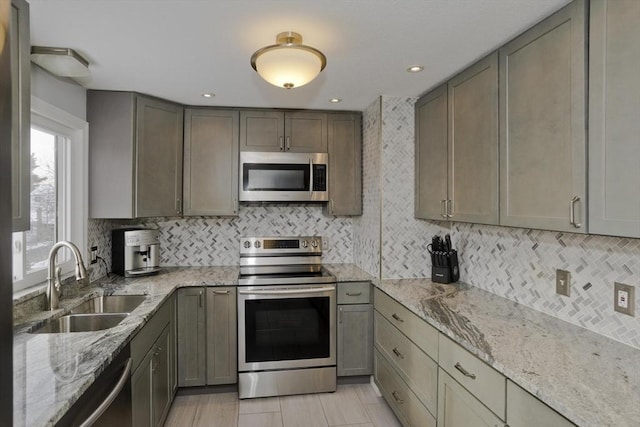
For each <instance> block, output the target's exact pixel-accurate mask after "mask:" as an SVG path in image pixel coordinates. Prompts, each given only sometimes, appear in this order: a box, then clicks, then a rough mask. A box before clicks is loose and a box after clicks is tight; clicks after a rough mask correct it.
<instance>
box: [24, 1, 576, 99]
mask: <svg viewBox="0 0 640 427" xmlns="http://www.w3.org/2000/svg"><path fill="white" fill-rule="evenodd" d="M28 1H29V3H30V5H31V42H32V44H33V45H38V46H56V47H70V48H74V49H76V50H77V51H78V52H80V53H81V54H82V55H83V56H85V57H86V58H87V59H88V60H89V61H90V63H91V65H90V70H91V77H90V78H88V79H87V80H86V81H83V84H84V86H86V87H87V88H93V89H110V90H127V91H129V90H130V91H137V92H141V93H146V94H150V95H155V96H158V97H161V98H165V99H169V100H173V101H176V102H179V103H183V104H188V105H208V106H234V107H236V106H243V107H274V108H314V109H340V110H363V109H365V108H366V107H367V105H369V104H370V103H371V102H372V101H373V100H374V99H375V98H376V97H377V96H379V95H389V96H401V97H404V96H417V95H420V94H422V93H424V92H425V91H426V90H427V89H429V88H431V87H433V86H435V85H436V84H438V83H439V82H441V81H443V80H444V79H445V78H447V77H448V76H450V75H451V74H453V73H454V72H456V71H459V70H461V69H462V68H464V67H465V66H466V65H468V64H470V63H472V62H473V61H475V60H476V59H479V58H480V57H482V56H484V55H485V54H487V53H489V52H490V51H492V50H494V49H495V48H497V47H498V46H500V45H501V44H503V43H504V42H506V41H508V40H509V39H510V38H512V37H513V36H514V35H516V34H518V33H519V32H521V31H522V30H524V29H526V28H528V27H529V26H531V25H532V24H534V23H535V22H537V21H539V20H540V19H541V18H543V17H545V16H547V15H549V14H550V13H551V12H553V11H555V10H557V9H559V8H560V7H562V6H563V5H565V4H567V3H569V0H322V1H321V0H296V1H294V0H277V1H276V0H55V1H54V0H28ZM282 31H296V32H299V33H301V34H302V36H303V38H304V43H305V44H307V45H310V46H313V47H315V48H317V49H319V50H321V51H322V52H323V53H324V54H325V55H326V56H327V68H326V69H325V70H324V71H323V72H322V73H321V74H320V76H319V77H318V78H317V79H316V80H314V81H313V82H311V83H309V84H308V85H306V86H303V87H300V88H296V89H292V90H288V91H287V90H285V89H280V88H277V87H274V86H271V85H270V84H268V83H266V82H265V81H263V80H262V79H261V78H260V77H259V76H258V75H257V74H256V73H255V71H253V69H252V68H251V65H250V63H249V58H250V57H251V55H252V54H253V52H254V51H256V50H258V49H259V48H261V47H264V46H266V45H270V44H273V43H274V42H275V36H276V34H277V33H279V32H282ZM413 64H421V65H424V67H425V70H424V71H423V72H422V73H418V74H410V73H407V72H406V71H405V69H406V68H407V67H408V66H409V65H413ZM203 92H213V93H215V95H216V96H215V97H214V98H211V99H205V98H203V97H202V96H201V94H202V93H203ZM333 97H337V98H341V99H342V100H343V101H342V102H341V103H340V104H330V103H329V102H328V100H329V99H330V98H333Z"/></svg>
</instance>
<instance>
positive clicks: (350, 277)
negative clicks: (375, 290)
mask: <svg viewBox="0 0 640 427" xmlns="http://www.w3.org/2000/svg"><path fill="white" fill-rule="evenodd" d="M322 266H323V267H324V268H326V269H327V271H329V273H331V274H333V275H334V276H335V277H336V280H337V281H338V282H366V281H372V280H373V279H375V277H373V276H372V275H370V274H368V273H365V272H364V271H362V270H361V269H360V268H358V267H356V266H355V265H353V264H322Z"/></svg>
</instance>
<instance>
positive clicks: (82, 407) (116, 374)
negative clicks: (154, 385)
mask: <svg viewBox="0 0 640 427" xmlns="http://www.w3.org/2000/svg"><path fill="white" fill-rule="evenodd" d="M131 425H132V416H131V351H130V349H129V346H126V347H125V348H124V349H123V350H122V351H121V352H120V353H119V354H118V356H116V358H114V360H113V361H112V362H111V364H110V365H109V366H108V367H107V368H106V369H105V370H104V372H102V373H101V374H100V376H99V377H98V378H97V379H96V381H95V382H94V383H93V384H91V386H90V387H89V388H88V389H87V390H86V391H85V392H84V394H83V395H82V396H81V397H80V398H79V399H78V400H77V401H76V403H74V404H73V406H72V407H71V408H70V409H69V411H67V413H66V414H65V415H64V416H63V417H62V418H61V419H60V421H58V422H57V423H56V426H60V427H62V426H65V427H67V426H70V427H75V426H80V427H89V426H105V427H106V426H118V427H131Z"/></svg>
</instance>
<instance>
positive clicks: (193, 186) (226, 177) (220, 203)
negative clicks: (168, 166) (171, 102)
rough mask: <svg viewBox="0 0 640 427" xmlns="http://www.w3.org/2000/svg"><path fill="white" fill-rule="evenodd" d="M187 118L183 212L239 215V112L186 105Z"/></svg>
mask: <svg viewBox="0 0 640 427" xmlns="http://www.w3.org/2000/svg"><path fill="white" fill-rule="evenodd" d="M184 120H185V123H184V215H225V216H235V215H237V214H238V152H239V148H238V144H239V120H240V113H239V112H238V111H233V110H207V109H187V110H185V114H184Z"/></svg>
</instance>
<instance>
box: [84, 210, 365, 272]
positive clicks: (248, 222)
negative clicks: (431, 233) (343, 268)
mask: <svg viewBox="0 0 640 427" xmlns="http://www.w3.org/2000/svg"><path fill="white" fill-rule="evenodd" d="M89 222H90V224H89V246H93V245H96V246H98V248H99V255H100V256H101V257H102V258H104V259H105V261H106V264H107V269H108V270H105V269H104V268H105V267H104V264H103V265H101V266H100V268H99V269H96V272H95V273H92V278H97V277H101V276H103V275H104V274H105V271H110V270H111V236H110V230H111V229H113V228H119V227H124V226H140V227H149V228H155V229H158V230H160V264H161V265H164V266H206V265H238V264H239V263H240V258H239V250H240V246H239V245H240V238H241V237H243V236H288V235H290V236H301V235H319V236H322V237H323V238H325V239H327V241H328V246H329V247H328V249H327V250H325V251H324V252H323V256H322V258H323V261H324V262H325V263H341V262H346V263H351V262H353V245H352V220H351V218H349V217H330V216H325V215H324V214H323V213H322V205H314V204H273V203H270V204H255V203H254V204H241V205H240V210H239V214H238V217H235V218H228V217H189V218H146V219H141V220H133V221H125V220H112V221H106V220H90V221H89Z"/></svg>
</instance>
